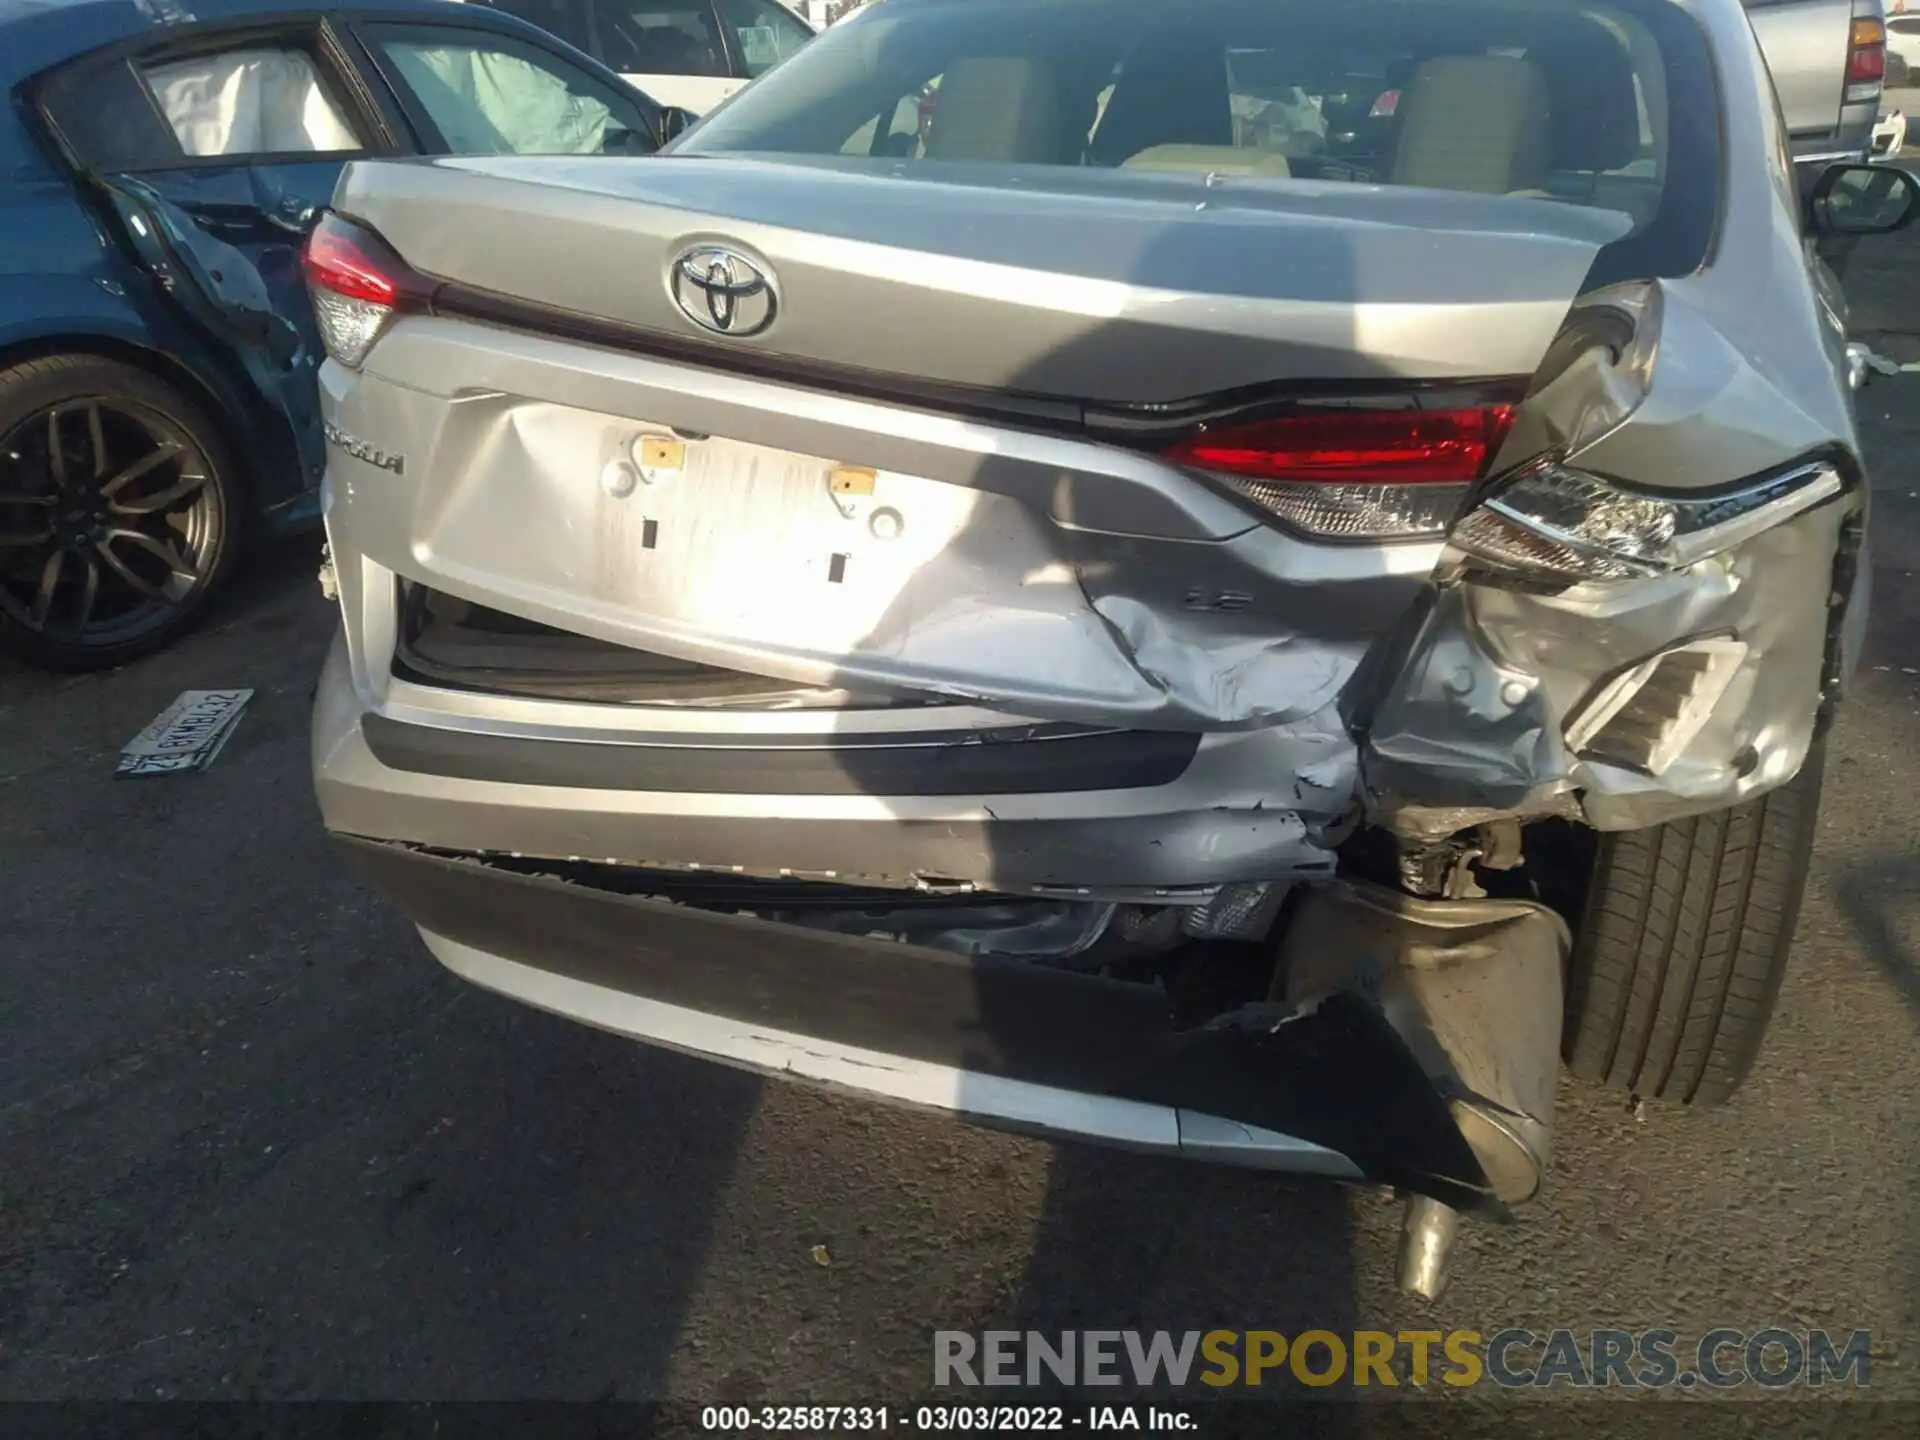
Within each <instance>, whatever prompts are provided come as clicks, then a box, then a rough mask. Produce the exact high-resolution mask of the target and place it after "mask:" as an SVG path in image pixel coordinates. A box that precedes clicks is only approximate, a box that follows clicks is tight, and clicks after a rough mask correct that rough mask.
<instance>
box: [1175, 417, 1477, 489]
mask: <svg viewBox="0 0 1920 1440" xmlns="http://www.w3.org/2000/svg"><path fill="white" fill-rule="evenodd" d="M1512 423H1513V407H1512V406H1511V405H1481V406H1476V407H1474V408H1472V409H1468V410H1363V409H1352V410H1344V409H1342V410H1335V409H1327V410H1316V411H1307V412H1295V413H1293V414H1290V415H1282V416H1277V417H1275V418H1273V419H1269V420H1257V421H1253V422H1251V423H1249V424H1243V425H1229V426H1224V427H1222V428H1220V429H1218V430H1209V431H1203V432H1201V433H1200V434H1197V435H1193V436H1190V437H1189V438H1187V439H1185V440H1182V441H1181V442H1180V443H1179V444H1177V445H1175V446H1174V447H1173V448H1172V449H1171V450H1169V451H1167V458H1168V459H1169V460H1173V461H1175V462H1177V463H1179V464H1181V465H1191V466H1193V467H1195V468H1196V469H1200V470H1216V471H1220V472H1221V473H1223V474H1228V475H1243V476H1246V477H1248V478H1249V479H1256V480H1304V481H1329V482H1333V483H1337V484H1347V485H1355V484H1375V485H1436V484H1437V485H1446V484H1460V483H1463V482H1466V481H1470V480H1475V479H1478V478H1479V475H1480V471H1481V469H1482V467H1484V466H1485V465H1486V463H1487V457H1488V456H1489V455H1491V454H1492V453H1493V451H1494V450H1495V449H1496V448H1497V447H1498V446H1499V444H1500V441H1501V440H1502V439H1503V438H1504V437H1505V436H1506V433H1507V427H1508V426H1509V425H1511V424H1512Z"/></svg>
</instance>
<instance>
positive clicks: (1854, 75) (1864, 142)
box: [1743, 0, 1887, 181]
mask: <svg viewBox="0 0 1920 1440" xmlns="http://www.w3.org/2000/svg"><path fill="white" fill-rule="evenodd" d="M1743 3H1744V4H1745V6H1746V10H1747V15H1748V18H1749V19H1750V20H1752V22H1753V31H1754V34H1755V35H1756V36H1758V37H1759V40H1760V49H1761V51H1762V53H1763V54H1765V56H1766V58H1767V68H1768V70H1769V71H1771V72H1772V75H1773V83H1774V87H1775V88H1776V89H1777V90H1778V91H1779V94H1780V108H1781V111H1782V113H1783V114H1784V116H1785V119H1786V125H1787V137H1788V141H1789V143H1790V144H1791V145H1792V147H1793V155H1794V159H1795V161H1796V162H1797V163H1798V164H1799V165H1800V166H1801V167H1802V169H1803V172H1804V173H1805V175H1806V177H1807V178H1808V180H1809V181H1811V180H1812V179H1813V178H1816V177H1817V174H1818V171H1819V170H1820V169H1821V168H1823V167H1825V166H1827V165H1829V164H1833V163H1835V162H1837V161H1846V160H1860V159H1864V158H1865V157H1866V156H1867V154H1868V153H1869V151H1870V150H1871V148H1872V144H1873V133H1874V126H1875V123H1876V121H1877V120H1878V119H1879V116H1880V91H1881V87H1882V85H1883V83H1884V81H1885V77H1886V63H1887V28H1886V17H1885V15H1884V13H1883V11H1882V0H1743Z"/></svg>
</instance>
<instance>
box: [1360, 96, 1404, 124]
mask: <svg viewBox="0 0 1920 1440" xmlns="http://www.w3.org/2000/svg"><path fill="white" fill-rule="evenodd" d="M1399 108H1400V92H1399V91H1398V90H1387V91H1383V92H1382V93H1381V95H1380V98H1379V99H1378V100H1375V101H1374V102H1373V108H1372V109H1371V110H1369V111H1368V112H1367V118H1368V119H1369V120H1385V119H1386V118H1387V117H1388V116H1390V115H1392V114H1393V112H1394V111H1396V110H1398V109H1399Z"/></svg>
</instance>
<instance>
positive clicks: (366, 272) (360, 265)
mask: <svg viewBox="0 0 1920 1440" xmlns="http://www.w3.org/2000/svg"><path fill="white" fill-rule="evenodd" d="M368 238H369V237H368V236H367V235H366V233H365V232H364V231H362V230H361V229H360V228H359V227H358V226H355V225H349V224H348V223H347V222H346V221H344V220H341V219H339V218H338V217H337V216H333V215H328V216H325V217H323V218H322V219H321V221H320V223H319V224H318V225H317V226H315V227H314V231H313V234H312V235H310V236H308V237H307V248H306V250H305V251H304V252H303V253H302V254H301V256H300V268H301V269H302V270H303V271H305V272H306V276H307V283H308V284H309V285H317V286H319V287H320V288H321V289H323V290H331V291H332V292H333V293H334V294H336V295H344V296H346V297H347V298H348V299H349V300H370V301H372V302H373V303H374V304H375V305H392V304H394V303H395V302H396V301H397V300H398V299H399V298H400V281H399V278H398V276H396V275H394V274H392V273H390V267H389V266H385V265H383V264H382V263H381V262H382V260H383V259H390V257H382V256H379V255H376V254H372V253H369V252H370V251H373V250H374V249H375V248H376V247H375V246H373V245H372V244H370V243H368ZM382 248H384V247H382Z"/></svg>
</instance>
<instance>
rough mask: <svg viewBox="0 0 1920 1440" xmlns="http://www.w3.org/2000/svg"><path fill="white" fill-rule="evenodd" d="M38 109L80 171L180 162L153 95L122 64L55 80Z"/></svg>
mask: <svg viewBox="0 0 1920 1440" xmlns="http://www.w3.org/2000/svg"><path fill="white" fill-rule="evenodd" d="M40 104H41V108H42V109H43V110H44V111H45V113H46V116H47V118H48V120H50V121H51V122H52V124H53V128H54V129H55V130H56V131H58V132H59V134H60V137H61V139H62V140H64V141H65V142H66V144H67V148H68V149H69V150H71V151H72V152H73V157H74V159H75V160H76V161H78V162H79V163H80V164H81V165H83V166H85V167H87V168H88V169H91V170H96V171H100V172H102V173H105V172H109V171H116V170H137V169H141V168H143V167H145V166H148V165H164V164H167V163H168V162H169V161H176V160H179V159H180V158H182V155H183V153H184V152H182V150H181V149H180V142H179V141H178V140H176V139H175V138H174V134H173V130H172V128H171V127H170V126H169V125H168V124H167V122H166V119H165V117H163V116H162V115H161V113H160V109H159V107H158V106H157V105H156V104H155V103H154V99H153V95H152V93H151V92H150V91H149V90H148V89H147V87H146V86H145V85H144V84H142V83H141V81H140V78H139V76H137V75H136V74H135V73H134V70H133V66H132V65H131V64H129V63H128V62H126V61H124V60H121V61H118V62H116V63H114V64H111V65H93V66H89V67H87V68H86V69H84V70H69V71H66V72H64V73H62V74H59V75H56V76H54V77H53V78H52V79H51V80H50V81H48V83H47V84H46V86H45V87H44V88H43V89H42V90H41V92H40Z"/></svg>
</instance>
